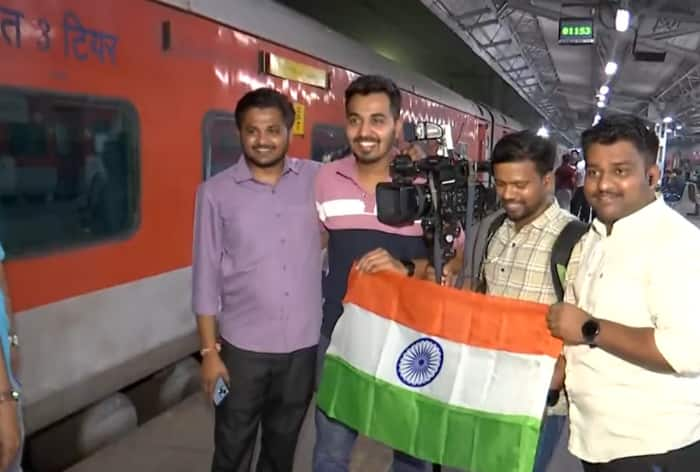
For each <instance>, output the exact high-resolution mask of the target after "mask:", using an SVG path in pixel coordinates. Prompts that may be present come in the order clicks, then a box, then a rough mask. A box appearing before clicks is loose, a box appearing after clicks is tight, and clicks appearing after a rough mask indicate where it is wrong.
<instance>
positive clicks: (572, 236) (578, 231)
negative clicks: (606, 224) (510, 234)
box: [479, 212, 588, 302]
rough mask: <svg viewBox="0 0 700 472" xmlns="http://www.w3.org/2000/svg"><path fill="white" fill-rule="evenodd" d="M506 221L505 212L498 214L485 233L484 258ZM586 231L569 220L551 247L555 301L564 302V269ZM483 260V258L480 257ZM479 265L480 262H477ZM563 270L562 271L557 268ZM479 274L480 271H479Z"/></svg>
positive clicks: (583, 226) (586, 226)
mask: <svg viewBox="0 0 700 472" xmlns="http://www.w3.org/2000/svg"><path fill="white" fill-rule="evenodd" d="M505 220H506V214H505V212H503V213H501V214H499V215H498V216H497V217H496V218H494V220H493V221H492V222H491V225H490V226H489V229H488V231H487V233H486V245H485V252H484V256H485V255H486V253H487V252H488V245H489V243H490V242H491V238H493V235H494V234H496V231H497V230H498V228H500V227H501V225H502V224H503V222H504V221H505ZM587 231H588V224H586V223H584V222H582V221H580V220H577V219H575V220H571V221H570V222H569V223H567V224H566V226H564V229H562V230H561V233H559V236H557V239H556V241H554V245H553V246H552V255H551V258H550V261H549V263H550V271H551V274H552V284H553V285H554V292H555V293H556V294H557V300H559V301H560V302H561V301H563V300H564V283H565V282H566V267H567V266H568V265H569V259H571V252H572V251H573V250H574V246H576V243H577V242H578V241H579V240H580V239H581V237H582V236H583V235H584V234H586V232H587ZM482 259H483V257H482ZM479 265H481V261H480V262H479ZM560 267H561V268H563V273H562V271H560V270H559V268H560ZM479 272H481V271H479Z"/></svg>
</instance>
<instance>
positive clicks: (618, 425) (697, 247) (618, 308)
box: [564, 199, 700, 467]
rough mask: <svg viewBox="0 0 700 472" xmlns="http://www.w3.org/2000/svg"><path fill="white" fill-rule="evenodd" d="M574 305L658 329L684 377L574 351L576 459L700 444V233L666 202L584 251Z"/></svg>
mask: <svg viewBox="0 0 700 472" xmlns="http://www.w3.org/2000/svg"><path fill="white" fill-rule="evenodd" d="M581 250H582V254H581V259H580V261H581V262H580V267H579V269H578V272H577V275H576V277H575V279H574V281H573V284H571V285H570V286H569V289H568V290H567V300H568V301H570V302H572V303H574V302H575V303H576V304H577V305H578V306H579V307H580V308H581V309H583V310H585V311H586V312H588V313H590V314H591V315H592V316H594V317H596V318H601V319H606V320H610V321H614V322H617V323H620V324H623V325H626V326H631V327H650V328H654V329H655V339H656V345H657V347H658V349H659V351H660V352H661V354H662V355H663V356H664V358H665V359H666V360H667V362H668V363H669V364H670V365H671V366H672V367H673V369H674V370H675V371H676V373H675V374H670V373H668V374H666V373H656V372H652V371H650V370H647V369H645V368H642V367H639V366H637V365H635V364H632V363H630V362H627V361H624V360H622V359H620V358H619V357H616V356H614V355H612V354H609V353H608V352H606V351H604V350H603V349H601V348H591V347H589V346H587V345H582V346H566V347H565V350H564V352H565V355H566V360H567V367H566V389H567V393H568V395H569V402H570V408H569V417H570V422H571V434H570V439H569V450H570V451H571V453H572V454H574V455H575V456H577V457H579V458H580V459H583V460H585V461H588V462H594V463H600V462H608V461H611V460H613V459H618V458H623V457H630V456H638V455H648V454H662V453H665V452H668V451H672V450H676V449H680V448H682V447H685V446H687V445H689V444H692V443H694V442H697V441H698V440H700V230H699V229H698V228H696V227H695V226H694V225H693V224H691V223H690V222H688V221H687V220H686V219H685V218H684V217H683V216H681V215H680V214H679V213H677V212H675V211H674V210H672V209H671V208H669V207H668V206H667V205H666V204H665V203H664V202H663V200H661V199H659V200H656V201H655V202H653V203H651V204H649V205H647V206H646V207H644V208H642V209H641V210H639V211H637V212H636V213H634V214H632V215H630V216H628V217H626V218H623V219H621V220H619V221H618V222H616V223H615V224H614V225H613V229H612V232H611V234H610V235H607V234H606V229H605V226H604V225H603V224H602V223H601V222H600V221H598V220H596V221H594V222H593V226H592V228H591V230H590V231H589V232H588V233H587V235H586V236H585V238H584V241H583V243H582V249H581ZM699 467H700V466H699Z"/></svg>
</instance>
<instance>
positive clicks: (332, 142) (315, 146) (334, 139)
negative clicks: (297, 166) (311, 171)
mask: <svg viewBox="0 0 700 472" xmlns="http://www.w3.org/2000/svg"><path fill="white" fill-rule="evenodd" d="M349 152H350V147H349V145H348V138H347V137H346V136H345V128H344V127H342V126H338V125H330V124H324V123H321V124H317V125H314V127H313V129H312V130H311V159H312V160H314V161H318V162H330V161H334V160H336V159H340V158H341V157H345V156H347V155H348V153H349Z"/></svg>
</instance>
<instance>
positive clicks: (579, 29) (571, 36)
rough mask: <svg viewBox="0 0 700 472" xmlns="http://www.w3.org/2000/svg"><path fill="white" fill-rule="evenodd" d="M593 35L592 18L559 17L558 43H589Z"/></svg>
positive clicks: (591, 41)
mask: <svg viewBox="0 0 700 472" xmlns="http://www.w3.org/2000/svg"><path fill="white" fill-rule="evenodd" d="M593 42H595V36H594V35H593V18H560V19H559V44H591V43H593Z"/></svg>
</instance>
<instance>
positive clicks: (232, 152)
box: [202, 111, 243, 179]
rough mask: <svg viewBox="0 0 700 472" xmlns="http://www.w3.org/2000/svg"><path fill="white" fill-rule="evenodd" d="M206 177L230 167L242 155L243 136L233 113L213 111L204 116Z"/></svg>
mask: <svg viewBox="0 0 700 472" xmlns="http://www.w3.org/2000/svg"><path fill="white" fill-rule="evenodd" d="M203 133H204V137H203V140H202V142H203V143H204V178H205V179H207V178H209V177H211V176H212V175H216V174H218V173H219V172H221V171H222V170H224V169H226V168H228V167H230V166H231V165H232V164H234V163H235V162H236V161H238V158H239V157H240V156H241V153H242V152H243V150H242V148H241V137H240V134H239V133H238V127H237V126H236V117H235V115H234V114H233V113H227V112H218V111H211V112H209V113H207V114H206V115H205V116H204V126H203Z"/></svg>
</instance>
